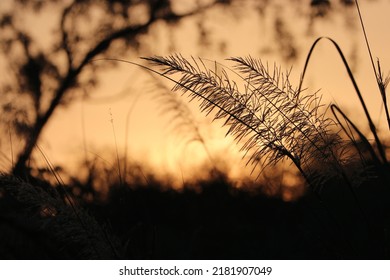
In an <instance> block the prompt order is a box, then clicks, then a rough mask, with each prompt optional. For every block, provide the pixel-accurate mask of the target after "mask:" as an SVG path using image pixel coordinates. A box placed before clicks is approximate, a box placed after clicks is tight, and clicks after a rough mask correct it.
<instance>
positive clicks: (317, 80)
mask: <svg viewBox="0 0 390 280" xmlns="http://www.w3.org/2000/svg"><path fill="white" fill-rule="evenodd" d="M366 2H368V3H366ZM361 9H362V13H363V17H364V20H365V25H366V31H367V33H368V36H369V40H370V44H371V47H372V51H373V55H374V57H379V58H380V59H381V65H382V69H384V71H385V74H386V73H387V70H388V69H390V53H389V51H388V50H389V49H390V34H389V33H388V32H387V26H388V25H389V23H390V22H389V19H388V12H389V11H390V2H389V1H376V2H374V3H371V2H370V1H362V3H361ZM350 11H351V13H353V14H352V15H351V16H350V18H352V19H354V20H355V21H356V28H355V31H351V30H349V29H347V28H346V27H345V21H346V19H347V16H345V15H338V16H336V17H333V18H331V19H327V20H323V21H318V22H317V23H316V32H315V34H313V35H307V32H306V31H307V28H306V26H305V25H304V23H305V22H304V21H303V20H301V19H300V18H299V17H296V16H294V15H293V13H292V14H291V15H292V16H291V17H289V19H291V20H290V21H289V20H287V22H288V27H289V28H290V29H291V30H294V32H295V35H296V36H295V40H296V43H297V44H298V45H299V46H300V47H301V51H302V52H301V54H302V55H301V56H300V57H299V58H298V60H297V61H296V62H294V63H293V73H292V83H293V84H295V85H297V84H298V77H299V75H300V72H301V69H302V66H303V63H304V60H305V55H306V52H307V51H308V50H309V48H310V46H311V43H312V42H313V41H314V40H315V38H316V37H318V36H329V37H331V38H333V39H335V40H336V41H337V42H338V43H339V44H340V46H341V47H342V49H343V50H344V51H345V53H346V54H347V57H348V56H349V57H350V54H351V50H352V49H353V45H354V44H355V45H356V46H357V54H358V59H357V61H358V65H357V67H356V68H355V73H356V76H355V77H356V79H357V81H358V84H359V86H360V88H361V90H362V92H363V94H365V99H366V101H367V103H368V105H369V108H370V109H371V112H372V113H373V117H374V120H378V119H379V116H378V112H379V109H380V104H381V103H380V100H379V93H378V91H377V87H376V85H375V80H374V75H373V72H372V69H371V68H370V67H371V66H370V62H369V60H368V56H367V52H366V49H365V45H364V41H363V36H362V33H361V30H360V28H359V23H358V21H357V20H358V18H357V16H356V11H355V10H354V9H351V10H350ZM292 12H293V11H292ZM211 17H212V18H213V21H211V22H210V24H211V25H212V26H213V28H214V29H213V34H214V37H213V38H212V40H213V42H216V43H215V44H214V45H212V46H211V47H209V48H207V50H206V49H200V48H199V47H198V45H197V36H196V32H195V28H194V27H195V23H194V22H193V21H192V20H187V21H185V22H184V23H183V24H182V25H181V27H180V28H179V29H178V30H177V31H175V32H174V34H173V36H174V38H175V39H176V43H175V47H176V52H180V53H182V54H183V55H184V56H190V55H194V56H198V55H200V56H202V57H204V58H209V59H215V60H217V61H219V62H222V63H225V62H224V61H223V59H224V58H226V57H231V56H245V55H248V54H250V55H251V56H253V57H259V58H261V59H262V60H263V61H268V62H269V63H271V64H273V63H274V62H276V63H277V64H279V65H281V66H282V68H283V69H289V68H290V67H291V66H292V65H289V64H288V63H286V62H284V61H283V60H282V59H281V57H280V56H278V55H277V54H275V53H273V52H271V53H268V54H265V53H264V52H261V50H263V51H264V50H265V49H269V50H271V51H272V50H274V43H273V40H272V39H270V36H271V35H272V34H271V32H269V31H267V28H269V27H268V25H267V24H268V23H267V22H261V21H260V20H259V19H258V17H256V16H255V14H251V12H248V13H247V14H246V15H245V17H244V18H243V19H242V20H240V21H235V20H232V19H231V18H230V17H227V16H226V14H221V13H219V14H216V13H214V14H213V15H211ZM42 20H45V19H44V18H41V19H40V20H39V21H41V22H39V21H34V24H37V26H40V25H41V24H42ZM35 30H39V28H37V29H35ZM352 33H354V34H352ZM152 34H153V36H154V37H151V41H150V45H149V51H148V52H145V54H141V55H153V54H156V55H165V54H168V52H169V51H168V48H169V43H168V42H167V41H166V40H165V39H164V37H166V34H167V30H166V27H165V26H159V27H156V28H154V30H152ZM222 40H225V41H226V49H225V53H224V54H221V53H220V51H219V50H220V42H222ZM348 54H349V55H348ZM118 58H120V59H126V60H131V61H135V62H139V61H140V60H139V59H138V58H137V57H118ZM100 63H104V62H100ZM145 79H149V80H150V78H149V77H148V75H145V74H144V73H143V72H142V71H140V70H139V69H137V68H136V67H134V66H130V65H126V64H124V65H121V66H120V67H118V68H117V69H115V70H110V71H107V72H106V73H102V76H101V87H100V88H99V89H98V90H97V91H96V92H94V93H93V94H92V97H93V98H92V99H91V100H86V101H84V102H75V103H74V104H73V105H72V106H70V107H68V108H67V109H60V110H58V111H57V112H56V114H55V116H54V117H53V119H52V120H51V122H50V123H49V124H48V126H47V128H46V130H45V131H44V133H43V135H42V138H41V141H40V145H41V146H42V147H43V149H44V150H45V152H46V153H47V154H48V156H49V157H50V159H51V161H52V162H53V163H54V164H60V165H63V164H69V163H71V164H70V166H73V167H75V166H76V165H75V164H72V162H74V160H75V159H76V158H77V157H80V156H83V155H84V143H86V146H87V149H88V151H89V156H91V157H92V156H93V155H94V154H98V155H99V156H101V157H102V158H105V159H107V160H108V161H110V162H111V163H112V164H114V162H113V160H114V155H113V154H112V153H114V147H115V139H114V132H113V127H112V123H111V122H110V120H111V117H112V118H113V125H114V129H115V135H116V141H117V145H118V149H119V154H123V152H124V147H125V146H127V148H128V155H129V156H130V157H131V158H134V159H138V160H141V161H144V162H150V163H151V164H153V165H154V166H157V167H158V169H160V170H168V171H170V172H173V173H174V174H175V175H177V176H179V175H180V176H181V172H179V171H178V170H180V168H181V169H182V170H183V174H184V176H190V175H188V174H189V173H192V172H193V169H189V168H186V166H187V167H188V166H191V165H193V164H197V163H198V162H200V161H201V160H202V159H205V158H207V154H206V153H205V151H204V148H203V146H202V145H200V144H199V142H193V143H191V144H190V145H187V146H185V145H184V144H183V143H182V142H181V140H180V139H181V138H178V136H177V135H176V134H174V133H172V130H170V129H169V117H168V116H162V115H161V113H160V112H159V107H161V105H160V104H159V103H158V102H156V101H155V99H154V98H152V97H151V94H150V93H147V94H145V92H144V91H145V87H146V88H147V87H148V85H146V86H145ZM170 86H171V85H170ZM306 86H307V87H309V89H310V90H311V91H315V90H317V89H319V88H321V92H322V94H323V95H324V99H323V100H324V102H336V103H337V104H339V105H341V107H342V108H345V109H346V111H347V112H348V113H350V115H351V116H352V117H353V118H354V119H355V120H360V119H362V114H361V110H360V107H358V105H357V97H356V96H354V93H353V90H352V86H351V83H350V81H349V80H348V78H347V76H346V72H345V70H344V68H343V66H342V65H341V60H340V59H339V57H338V56H337V55H336V51H335V50H334V48H333V47H331V45H330V44H329V43H326V42H322V43H321V44H320V47H319V48H317V50H316V51H315V54H314V57H313V59H312V61H311V65H310V66H309V72H308V75H307V79H306ZM126 91H127V92H128V95H126V96H125V97H124V98H121V99H110V98H109V97H110V96H114V95H116V94H118V93H119V92H126ZM136 96H139V97H136ZM99 100H100V101H99ZM134 100H136V102H137V103H136V104H135V105H134V107H133V105H132V104H133V102H134ZM103 101H104V102H103ZM190 107H191V108H193V110H192V111H193V114H194V118H195V120H196V122H197V123H198V124H199V125H200V129H201V130H200V131H201V134H202V136H203V137H204V138H205V140H206V146H207V148H208V150H209V151H210V153H211V156H212V157H213V158H216V157H217V156H218V155H219V154H220V153H223V154H224V155H227V154H231V155H229V156H228V157H227V156H226V160H228V161H229V166H235V165H236V164H237V166H241V165H242V163H245V160H244V161H241V160H240V157H239V156H238V155H237V152H236V151H237V148H236V146H235V145H234V144H233V143H231V141H226V140H225V138H224V134H225V132H226V129H220V123H213V124H210V122H211V119H210V118H205V117H204V116H203V115H201V114H199V113H198V112H197V109H196V104H195V103H194V104H191V105H190ZM131 108H132V111H131V115H130V117H129V123H128V127H127V130H128V133H129V134H128V136H127V137H128V138H127V139H128V142H127V143H125V139H126V135H125V132H126V120H127V116H128V112H129V110H130V109H131ZM381 123H382V124H384V119H383V117H382V122H381ZM382 128H383V126H382ZM386 133H387V132H386ZM385 135H387V134H385ZM226 151H229V152H228V153H227V152H226ZM240 164H241V165H240ZM237 170H242V167H240V168H239V169H236V173H239V172H241V171H237ZM179 173H180V174H179Z"/></svg>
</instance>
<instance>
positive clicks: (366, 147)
mask: <svg viewBox="0 0 390 280" xmlns="http://www.w3.org/2000/svg"><path fill="white" fill-rule="evenodd" d="M355 5H356V7H357V11H358V14H359V18H360V22H361V24H362V28H363V34H364V37H365V41H366V44H367V48H368V51H369V56H370V59H371V62H372V67H373V70H374V73H375V77H376V81H377V84H378V88H379V93H380V95H381V98H382V101H383V107H384V109H385V113H386V119H387V121H388V124H389V128H390V118H389V112H388V107H387V99H386V87H387V85H388V84H389V82H390V78H389V77H385V76H384V75H383V72H382V69H381V67H380V63H379V60H378V61H377V66H375V63H374V62H373V59H372V54H371V50H370V46H369V41H368V39H367V34H366V32H365V29H364V23H363V19H362V15H361V13H360V9H359V5H358V1H355ZM323 40H327V41H329V42H330V43H331V44H332V45H333V46H334V47H335V49H336V51H337V52H338V54H339V56H340V58H341V60H342V62H343V65H344V66H345V69H346V71H347V73H348V76H349V79H350V81H351V82H352V84H353V87H354V90H355V93H356V95H357V98H358V100H359V102H360V105H361V106H362V109H363V112H364V116H365V118H366V121H367V123H368V126H369V129H370V133H371V135H372V137H373V140H372V141H371V139H370V138H369V136H367V135H365V133H364V132H362V131H361V130H360V129H359V127H358V125H357V124H355V123H354V122H353V121H352V120H351V119H350V118H349V117H348V116H347V114H345V113H344V111H343V110H342V109H341V108H340V107H339V106H337V105H335V104H329V105H324V104H322V103H321V95H320V94H319V93H318V92H313V93H308V92H307V90H306V91H305V90H304V89H303V88H302V87H303V82H304V77H305V74H306V71H307V67H308V64H309V61H310V59H311V57H312V54H313V52H314V50H315V48H316V46H317V45H318V43H319V42H320V41H323ZM143 59H145V60H146V61H148V62H149V63H150V65H151V66H143V65H139V64H136V63H132V64H136V65H138V66H141V67H143V68H146V69H148V70H150V71H151V72H154V73H156V74H158V75H160V76H162V77H164V78H166V79H168V80H170V81H171V82H173V83H174V87H173V91H175V92H180V93H182V94H187V95H189V97H190V98H191V100H198V101H199V102H200V103H199V104H200V105H199V106H200V110H201V111H202V112H204V113H206V115H209V114H210V115H212V116H213V119H214V120H223V124H224V125H225V126H226V127H227V128H228V130H227V135H231V136H233V137H234V139H235V140H236V142H238V143H239V144H241V150H242V151H244V152H245V155H246V156H247V157H248V164H250V165H252V168H253V171H254V170H256V169H257V167H260V171H261V170H262V169H263V168H266V167H268V166H272V165H276V164H278V163H279V162H281V161H285V160H289V161H290V162H292V164H293V165H294V166H295V167H296V168H297V170H298V171H299V172H300V174H301V175H302V177H303V178H304V179H305V180H306V182H307V185H308V186H309V188H310V189H311V190H313V193H314V194H315V195H316V197H317V198H318V199H319V201H320V202H321V204H322V205H323V206H324V207H325V209H326V211H327V212H328V214H329V216H330V217H331V219H333V220H334V221H335V224H337V225H338V227H339V228H340V232H342V233H343V234H344V235H345V238H346V239H348V236H347V235H348V234H349V235H350V236H349V237H350V238H349V239H350V240H348V241H351V240H352V239H353V238H358V239H359V240H360V241H359V242H360V243H362V240H363V239H367V240H364V242H363V243H365V244H368V245H367V247H366V248H352V249H353V251H355V252H356V251H359V250H366V251H367V252H368V251H370V250H371V249H368V247H370V245H369V244H373V243H370V242H371V241H372V242H374V239H375V238H376V240H381V242H382V245H384V246H383V247H386V248H388V247H389V246H388V241H386V240H389V234H388V227H389V222H388V218H389V214H390V211H389V210H390V209H389V207H388V206H383V205H386V202H387V199H388V195H389V192H388V184H389V175H388V174H389V171H390V170H389V165H388V160H387V155H386V146H385V145H384V144H383V140H382V139H381V138H380V137H379V134H378V131H377V128H376V126H375V124H374V122H373V120H372V117H371V114H370V112H369V110H368V108H367V105H366V102H365V100H364V97H363V94H362V93H361V91H360V89H359V87H358V85H357V82H356V80H355V78H354V75H353V73H352V71H351V68H350V67H349V65H348V62H347V60H346V58H345V56H344V54H343V52H342V50H341V48H340V46H339V45H338V44H337V43H336V42H335V41H334V40H333V39H331V38H328V37H320V38H318V39H317V40H316V41H315V42H314V43H313V45H312V47H311V49H310V51H309V53H308V55H307V59H306V62H305V66H304V69H303V73H302V75H301V79H300V81H299V84H298V86H297V87H294V86H293V85H292V84H291V82H290V71H286V72H283V71H282V70H281V69H280V68H279V67H277V66H272V67H269V66H268V64H264V63H263V62H262V61H261V60H259V59H255V58H253V57H251V56H247V57H232V58H229V59H228V61H229V62H230V63H232V64H233V66H232V67H226V66H224V65H219V66H218V67H219V68H221V70H219V71H217V70H215V69H216V67H215V65H216V64H217V63H216V62H215V63H214V67H208V66H207V64H208V63H207V62H208V61H206V60H204V59H201V58H194V57H190V58H185V57H183V56H182V55H180V54H174V55H169V56H165V57H163V56H153V57H146V58H143ZM378 186H379V187H378ZM324 188H330V189H335V188H339V189H345V190H346V193H348V194H349V196H350V197H351V198H352V201H353V207H354V208H356V209H357V212H356V213H358V214H357V216H358V217H359V218H358V221H357V223H362V224H364V225H365V229H364V230H363V231H367V234H365V233H362V232H360V228H359V229H358V230H356V231H355V232H354V230H353V229H352V230H350V231H349V232H347V231H345V230H343V227H344V226H345V225H343V221H340V219H339V217H338V216H340V215H339V214H340V213H338V212H337V209H336V210H335V209H331V207H332V206H334V205H332V204H327V203H326V201H325V202H324V201H323V197H322V193H321V190H323V189H324ZM367 191H368V192H367ZM369 192H372V193H374V192H375V194H374V195H372V194H370V193H369ZM325 193H326V192H325ZM340 193H341V192H340V190H337V191H336V192H334V193H333V196H337V195H339V194H340ZM328 194H329V192H328ZM343 195H344V194H343ZM367 197H374V199H373V200H372V201H370V202H369V203H371V204H370V205H368V204H367V203H368V202H367V200H368V199H367ZM337 199H339V200H343V199H346V197H345V196H343V197H340V198H337V197H333V198H330V199H328V201H331V202H332V203H333V202H335V201H336V200H337ZM348 199H349V198H348ZM348 199H346V200H345V201H347V200H348ZM348 203H349V202H348ZM375 204H377V205H379V204H380V205H381V207H382V206H383V207H382V208H376V207H377V205H375ZM343 207H344V208H343V209H342V211H344V210H347V211H345V212H348V211H350V209H348V208H349V207H352V206H351V205H350V204H345V205H344V206H343ZM338 209H340V208H338ZM373 209H374V210H373ZM383 210H384V211H383ZM375 211H376V212H375ZM382 212H383V213H382ZM378 216H380V218H378ZM356 232H358V233H356ZM383 242H385V243H386V244H383ZM351 243H353V241H351ZM382 245H381V246H382ZM354 246H355V245H353V244H352V245H351V247H354ZM383 250H385V249H383V248H380V249H379V251H381V253H380V254H382V255H383V254H385V255H386V256H387V257H388V256H389V254H388V252H387V251H386V252H387V253H383ZM370 252H371V251H370ZM371 253H372V252H371Z"/></svg>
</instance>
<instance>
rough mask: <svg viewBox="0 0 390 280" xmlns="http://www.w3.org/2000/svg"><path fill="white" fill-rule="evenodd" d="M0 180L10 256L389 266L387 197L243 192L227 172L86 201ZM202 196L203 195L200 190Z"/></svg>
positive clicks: (375, 189) (366, 189)
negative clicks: (286, 197) (179, 186)
mask: <svg viewBox="0 0 390 280" xmlns="http://www.w3.org/2000/svg"><path fill="white" fill-rule="evenodd" d="M31 180H32V181H31V184H28V183H24V182H22V181H21V180H17V179H15V178H13V177H10V176H6V175H4V176H2V177H1V179H0V189H1V200H0V252H1V258H2V259H118V258H119V259H386V258H388V257H389V253H388V249H389V243H388V242H389V237H390V236H389V233H388V226H389V216H388V213H390V211H389V206H388V203H386V202H387V201H388V199H387V200H386V197H387V198H388V197H389V196H388V190H387V189H381V186H382V187H383V186H384V184H383V182H379V181H378V180H380V178H376V179H373V180H372V181H370V182H365V183H363V184H362V185H361V187H360V188H359V189H358V191H357V195H358V197H359V201H360V203H361V204H360V205H357V204H356V201H355V200H354V198H353V197H352V196H351V193H350V192H349V190H348V189H347V188H346V187H345V186H343V185H337V182H331V181H330V182H329V185H327V186H324V188H323V191H322V193H321V201H320V200H319V199H318V197H317V196H315V195H314V194H313V193H312V192H307V193H306V195H304V196H303V197H302V198H300V199H298V200H297V201H294V202H283V201H282V200H281V199H280V198H275V197H274V198H271V197H267V196H265V195H264V194H261V192H260V191H257V192H254V191H248V190H239V189H237V188H234V187H232V184H231V183H229V181H228V180H227V179H226V178H225V177H224V176H223V175H221V174H219V175H214V176H213V177H212V178H210V179H209V180H205V181H199V182H197V183H196V184H193V185H192V186H191V187H187V188H185V189H183V190H182V191H174V190H172V189H170V190H169V189H166V187H165V186H164V185H163V184H161V183H159V182H158V181H149V185H148V186H145V185H143V186H142V185H138V186H134V185H132V184H128V185H122V186H120V185H119V184H118V185H116V186H112V187H111V188H110V192H109V194H108V197H107V199H106V200H104V201H101V200H89V202H87V201H82V200H81V199H80V198H78V199H77V198H75V197H74V196H73V195H72V196H70V194H69V191H67V192H64V189H63V188H62V187H61V186H57V187H56V188H53V187H52V186H50V185H49V184H47V183H44V182H42V181H40V182H38V181H35V182H33V179H31ZM200 190H201V191H200Z"/></svg>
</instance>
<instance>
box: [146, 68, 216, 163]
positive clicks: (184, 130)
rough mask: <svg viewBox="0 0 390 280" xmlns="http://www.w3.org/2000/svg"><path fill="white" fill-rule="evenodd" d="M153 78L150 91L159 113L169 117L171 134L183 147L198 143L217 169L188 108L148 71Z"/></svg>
mask: <svg viewBox="0 0 390 280" xmlns="http://www.w3.org/2000/svg"><path fill="white" fill-rule="evenodd" d="M147 73H149V74H150V75H151V77H152V78H153V85H154V87H153V88H151V89H150V92H151V93H153V95H154V97H155V98H156V100H159V101H160V103H159V105H160V113H161V114H163V115H167V116H169V117H170V120H169V126H170V128H171V129H172V131H173V132H175V133H176V134H177V135H179V136H180V138H181V139H180V140H181V141H182V142H184V146H186V145H188V144H190V143H191V142H198V143H200V144H201V145H202V147H203V149H204V151H205V152H206V154H207V157H208V159H209V160H210V162H211V164H212V165H213V168H214V169H217V166H216V163H215V162H214V159H213V157H212V155H211V152H210V151H209V149H208V147H207V144H206V141H205V139H204V137H203V136H202V135H201V132H200V128H199V125H198V123H197V122H196V120H195V117H194V115H193V114H192V112H191V110H190V108H189V107H188V106H187V104H186V103H184V101H183V100H181V99H180V98H179V97H178V96H176V95H174V94H171V89H170V88H169V87H168V86H167V85H166V84H164V83H162V82H161V80H160V79H158V78H157V77H156V76H155V75H152V73H151V72H150V71H147Z"/></svg>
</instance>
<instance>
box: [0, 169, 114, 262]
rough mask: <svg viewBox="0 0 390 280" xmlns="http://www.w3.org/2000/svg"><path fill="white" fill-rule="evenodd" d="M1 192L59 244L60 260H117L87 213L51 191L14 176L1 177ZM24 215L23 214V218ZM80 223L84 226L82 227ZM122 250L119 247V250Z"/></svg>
mask: <svg viewBox="0 0 390 280" xmlns="http://www.w3.org/2000/svg"><path fill="white" fill-rule="evenodd" d="M0 189H1V190H2V191H3V192H4V193H3V197H4V196H9V197H11V198H13V199H14V200H15V201H16V202H17V203H18V204H20V207H21V209H24V211H22V212H21V213H20V214H19V215H25V216H23V217H24V218H25V219H36V224H37V227H36V228H33V229H32V230H34V231H37V232H38V231H39V232H42V233H45V234H46V236H48V237H50V238H51V239H52V240H54V242H55V243H56V244H57V247H58V248H59V250H60V251H59V252H57V253H58V254H59V255H58V256H57V257H58V258H64V257H70V258H76V259H114V258H117V257H118V255H117V252H113V249H112V241H113V240H112V239H111V240H110V242H109V241H108V240H107V233H106V232H104V231H105V229H102V227H101V226H100V225H99V224H98V223H97V221H96V220H95V219H94V218H92V217H91V216H90V215H89V214H88V213H87V212H85V211H84V210H82V209H77V214H76V213H75V211H74V209H73V208H72V207H71V206H70V205H69V204H68V203H66V202H65V201H64V200H63V199H62V198H61V196H60V194H59V193H58V192H57V190H56V189H54V188H51V187H47V188H44V187H38V186H34V185H31V184H29V183H26V182H24V181H21V180H19V179H17V178H15V177H13V176H9V175H5V174H0ZM23 213H24V214H23ZM80 219H81V220H82V223H80ZM116 247H117V248H119V246H116Z"/></svg>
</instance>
